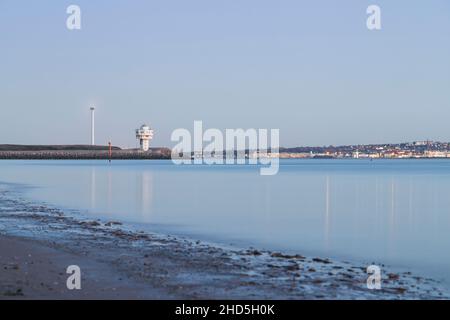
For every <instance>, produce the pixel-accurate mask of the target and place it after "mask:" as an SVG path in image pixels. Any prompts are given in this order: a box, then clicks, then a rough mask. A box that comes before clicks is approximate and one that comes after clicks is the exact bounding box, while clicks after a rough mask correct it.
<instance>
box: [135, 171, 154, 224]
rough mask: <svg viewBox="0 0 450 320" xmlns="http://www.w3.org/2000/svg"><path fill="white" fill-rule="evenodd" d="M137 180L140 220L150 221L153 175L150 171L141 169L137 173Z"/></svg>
mask: <svg viewBox="0 0 450 320" xmlns="http://www.w3.org/2000/svg"><path fill="white" fill-rule="evenodd" d="M138 180H139V181H140V188H139V192H140V194H139V197H140V199H141V201H140V210H139V211H140V213H141V216H142V221H144V222H151V218H152V217H151V216H152V201H153V177H152V174H151V172H150V171H142V172H141V173H140V174H139V177H138Z"/></svg>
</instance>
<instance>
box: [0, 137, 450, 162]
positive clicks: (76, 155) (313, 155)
mask: <svg viewBox="0 0 450 320" xmlns="http://www.w3.org/2000/svg"><path fill="white" fill-rule="evenodd" d="M261 152H262V154H261ZM234 154H235V157H245V158H255V157H256V158H258V157H259V156H261V155H265V156H269V157H277V158H281V159H352V158H353V159H443V158H449V159H450V143H449V142H435V141H416V142H406V143H397V144H368V145H343V146H323V147H318V146H313V147H307V146H306V147H293V148H285V147H280V148H279V150H277V151H276V152H275V150H268V151H267V152H263V151H259V152H258V151H255V150H245V152H244V151H240V152H237V151H234ZM225 155H226V152H224V156H225ZM192 156H193V157H202V154H201V153H200V154H194V153H192ZM1 159H10V160H22V159H23V160H28V159H29V160H39V159H42V160H108V159H116V160H121V159H122V160H132V159H136V160H139V159H161V160H169V159H171V149H170V148H167V147H154V148H150V149H149V150H148V151H143V150H140V149H121V148H120V147H117V146H112V147H111V152H110V150H109V146H102V145H18V144H0V160H1Z"/></svg>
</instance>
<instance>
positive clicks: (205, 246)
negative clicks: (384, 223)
mask: <svg viewBox="0 0 450 320" xmlns="http://www.w3.org/2000/svg"><path fill="white" fill-rule="evenodd" d="M3 186H4V185H3ZM0 243H1V244H0V265H1V267H2V268H3V272H2V275H1V276H0V299H39V298H49V299H445V298H447V299H448V298H449V297H450V294H449V293H448V291H447V290H445V289H443V288H442V287H441V285H440V283H438V282H436V281H434V280H432V279H429V278H424V277H419V276H415V275H413V274H411V273H410V272H400V273H394V272H391V271H389V268H386V267H383V268H385V269H386V270H383V273H382V279H383V280H382V289H381V290H369V289H367V287H366V280H367V277H368V275H367V273H366V268H367V266H366V265H364V264H358V263H349V262H340V261H335V260H329V259H328V258H323V257H305V256H302V255H300V254H290V255H288V254H284V253H282V252H275V251H269V250H258V249H255V248H248V249H246V248H243V249H241V248H223V247H221V246H219V245H215V244H211V243H205V242H202V241H198V240H195V239H188V238H182V237H175V236H171V235H163V234H157V233H151V232H143V231H138V230H131V229H130V228H128V227H127V226H126V225H124V224H122V223H120V222H114V221H102V220H92V219H84V218H83V217H81V216H70V215H67V214H66V213H65V212H63V211H61V210H59V209H58V208H53V207H50V206H47V205H42V204H39V203H34V202H31V201H29V200H28V199H26V198H21V196H20V194H19V195H18V194H16V193H15V192H14V191H13V190H11V187H10V186H9V187H8V186H6V188H0ZM73 264H75V265H79V266H80V268H81V271H82V290H80V291H78V290H76V291H69V290H68V289H67V288H66V287H65V281H66V279H67V277H68V276H69V275H67V274H66V273H65V271H66V268H67V266H69V265H73Z"/></svg>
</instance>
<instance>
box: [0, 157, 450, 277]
mask: <svg viewBox="0 0 450 320" xmlns="http://www.w3.org/2000/svg"><path fill="white" fill-rule="evenodd" d="M0 181H2V182H12V183H24V184H28V185H32V186H37V188H31V189H28V191H27V192H28V195H29V196H30V197H32V198H33V199H37V200H40V201H45V202H48V203H51V204H54V205H56V206H60V207H62V208H66V209H77V210H80V212H82V213H85V214H88V215H92V216H93V217H101V218H107V219H110V220H121V221H125V222H129V223H134V224H136V225H138V226H139V227H141V228H143V229H145V228H149V229H154V230H155V229H156V230H160V231H165V232H170V233H174V234H182V235H192V236H195V237H198V238H201V239H210V240H213V241H220V242H224V243H236V244H244V245H254V246H258V247H264V248H269V249H277V250H278V249H279V250H284V251H295V252H300V253H304V254H309V255H320V256H328V257H334V258H341V259H352V260H362V261H365V262H377V263H378V262H380V263H388V264H390V265H393V266H397V267H401V268H411V270H420V271H422V272H424V273H426V274H430V275H434V276H437V277H438V278H445V280H446V281H447V282H448V281H449V280H450V254H449V253H448V252H449V248H450V161H449V160H376V161H367V160H284V161H282V162H281V167H280V171H279V173H278V175H275V176H261V175H259V169H258V168H257V167H255V166H212V167H208V166H175V165H173V164H172V163H171V162H170V161H113V163H112V164H108V163H107V162H105V161H9V160H8V161H1V162H0Z"/></svg>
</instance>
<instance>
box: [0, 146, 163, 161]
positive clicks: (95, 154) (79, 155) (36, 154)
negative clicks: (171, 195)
mask: <svg viewBox="0 0 450 320" xmlns="http://www.w3.org/2000/svg"><path fill="white" fill-rule="evenodd" d="M170 155H171V151H170V149H167V148H152V149H150V150H149V151H141V150H135V149H133V150H112V153H111V159H123V160H125V159H130V160H131V159H170ZM109 158H110V156H109V151H108V150H39V151H29V150H26V151H0V159H15V160H41V159H42V160H44V159H45V160H94V159H95V160H108V159H109Z"/></svg>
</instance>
